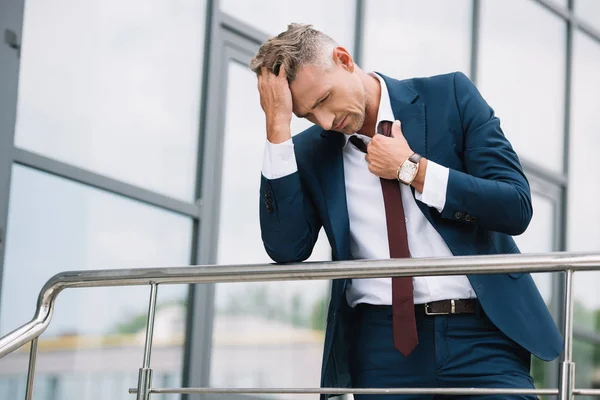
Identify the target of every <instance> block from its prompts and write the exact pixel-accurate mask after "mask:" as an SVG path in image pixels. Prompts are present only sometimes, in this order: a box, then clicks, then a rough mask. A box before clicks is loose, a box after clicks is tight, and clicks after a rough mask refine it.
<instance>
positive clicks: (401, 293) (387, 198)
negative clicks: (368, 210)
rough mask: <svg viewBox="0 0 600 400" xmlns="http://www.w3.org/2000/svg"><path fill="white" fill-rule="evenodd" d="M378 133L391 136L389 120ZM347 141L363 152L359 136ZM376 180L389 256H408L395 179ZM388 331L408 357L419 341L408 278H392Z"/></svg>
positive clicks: (409, 278) (402, 210)
mask: <svg viewBox="0 0 600 400" xmlns="http://www.w3.org/2000/svg"><path fill="white" fill-rule="evenodd" d="M378 132H379V133H381V134H382V135H385V136H388V137H389V136H391V132H392V123H391V122H390V121H382V122H381V123H380V124H379V127H378ZM350 141H351V142H352V144H354V145H355V146H356V147H357V148H358V149H359V150H361V151H364V152H366V145H365V143H364V142H363V141H362V140H361V139H359V138H358V137H356V136H351V137H350ZM358 142H360V143H358ZM361 144H362V145H361ZM380 181H381V190H382V191H383V202H384V204H385V219H386V223H387V232H388V244H389V248H390V258H408V257H410V251H409V249H408V237H407V234H406V223H405V218H404V207H403V206H402V195H401V193H400V185H399V183H398V181H397V180H396V179H383V178H381V179H380ZM392 330H393V336H394V347H396V349H397V350H398V351H399V352H400V353H402V354H403V355H404V356H408V355H409V354H410V353H411V352H412V351H413V350H414V348H415V347H416V346H417V344H419V338H418V336H417V324H416V321H415V305H414V296H413V282H412V277H403V278H392Z"/></svg>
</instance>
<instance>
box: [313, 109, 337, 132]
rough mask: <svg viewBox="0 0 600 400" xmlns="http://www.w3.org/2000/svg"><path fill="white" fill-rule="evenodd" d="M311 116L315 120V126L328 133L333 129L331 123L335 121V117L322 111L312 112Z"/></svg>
mask: <svg viewBox="0 0 600 400" xmlns="http://www.w3.org/2000/svg"><path fill="white" fill-rule="evenodd" d="M313 115H314V116H315V119H316V120H317V125H319V126H320V127H321V128H323V129H325V130H326V131H330V130H331V129H332V128H333V127H334V126H333V122H334V121H335V115H333V114H330V113H327V112H325V111H322V110H318V111H317V110H314V111H313Z"/></svg>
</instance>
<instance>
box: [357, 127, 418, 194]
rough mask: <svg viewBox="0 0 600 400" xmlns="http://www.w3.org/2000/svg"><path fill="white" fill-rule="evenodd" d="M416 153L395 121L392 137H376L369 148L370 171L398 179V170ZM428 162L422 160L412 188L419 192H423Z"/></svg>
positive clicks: (368, 161)
mask: <svg viewBox="0 0 600 400" xmlns="http://www.w3.org/2000/svg"><path fill="white" fill-rule="evenodd" d="M413 153H414V152H413V151H412V150H411V148H410V146H409V145H408V142H407V141H406V139H405V138H404V135H403V134H402V128H401V127H400V121H394V124H393V125H392V136H391V137H386V136H384V135H374V136H373V139H371V143H369V145H368V146H367V155H366V156H365V158H366V160H367V163H368V164H369V171H371V173H372V174H374V175H377V176H378V177H380V178H384V179H398V168H399V167H400V166H401V165H402V163H403V162H404V161H405V160H406V159H407V158H408V157H410V156H411V155H412V154H413ZM426 169H427V160H425V159H424V158H422V159H421V162H420V163H419V171H418V173H417V176H416V177H415V180H414V182H413V184H412V186H414V187H415V189H417V190H418V191H419V192H422V191H423V183H424V181H425V171H426Z"/></svg>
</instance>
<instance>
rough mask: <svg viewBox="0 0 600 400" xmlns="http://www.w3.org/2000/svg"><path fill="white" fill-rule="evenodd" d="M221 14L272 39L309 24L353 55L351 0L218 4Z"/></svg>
mask: <svg viewBox="0 0 600 400" xmlns="http://www.w3.org/2000/svg"><path fill="white" fill-rule="evenodd" d="M220 3H221V10H222V11H224V12H226V13H227V14H229V15H231V16H233V17H235V18H237V19H239V20H240V21H242V22H244V23H246V24H248V25H251V26H252V27H254V28H255V29H258V30H260V31H262V32H265V33H266V34H268V35H269V36H274V35H277V34H279V33H280V32H283V31H285V30H286V29H287V26H288V24H290V23H304V24H311V25H313V26H314V27H315V28H316V29H319V30H320V31H322V32H324V33H326V34H327V35H329V36H331V37H332V38H333V40H335V41H337V42H338V43H339V44H340V45H341V46H344V47H345V48H346V49H347V50H348V51H350V52H351V53H352V52H353V51H354V20H355V15H356V1H355V0H328V1H319V0H304V1H298V0H279V1H269V0H252V1H247V0H220Z"/></svg>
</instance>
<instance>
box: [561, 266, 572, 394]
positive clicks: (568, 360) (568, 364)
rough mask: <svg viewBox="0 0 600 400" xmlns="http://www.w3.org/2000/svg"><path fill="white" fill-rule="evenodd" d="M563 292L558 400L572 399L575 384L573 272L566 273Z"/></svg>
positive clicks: (569, 270)
mask: <svg viewBox="0 0 600 400" xmlns="http://www.w3.org/2000/svg"><path fill="white" fill-rule="evenodd" d="M566 275H567V276H566V290H565V321H564V323H565V326H564V328H565V347H564V349H563V353H564V355H563V357H564V359H563V362H562V364H561V368H560V385H559V398H560V400H572V399H573V386H574V384H575V363H574V362H573V313H574V311H573V310H574V308H573V270H572V269H567V271H566Z"/></svg>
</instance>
